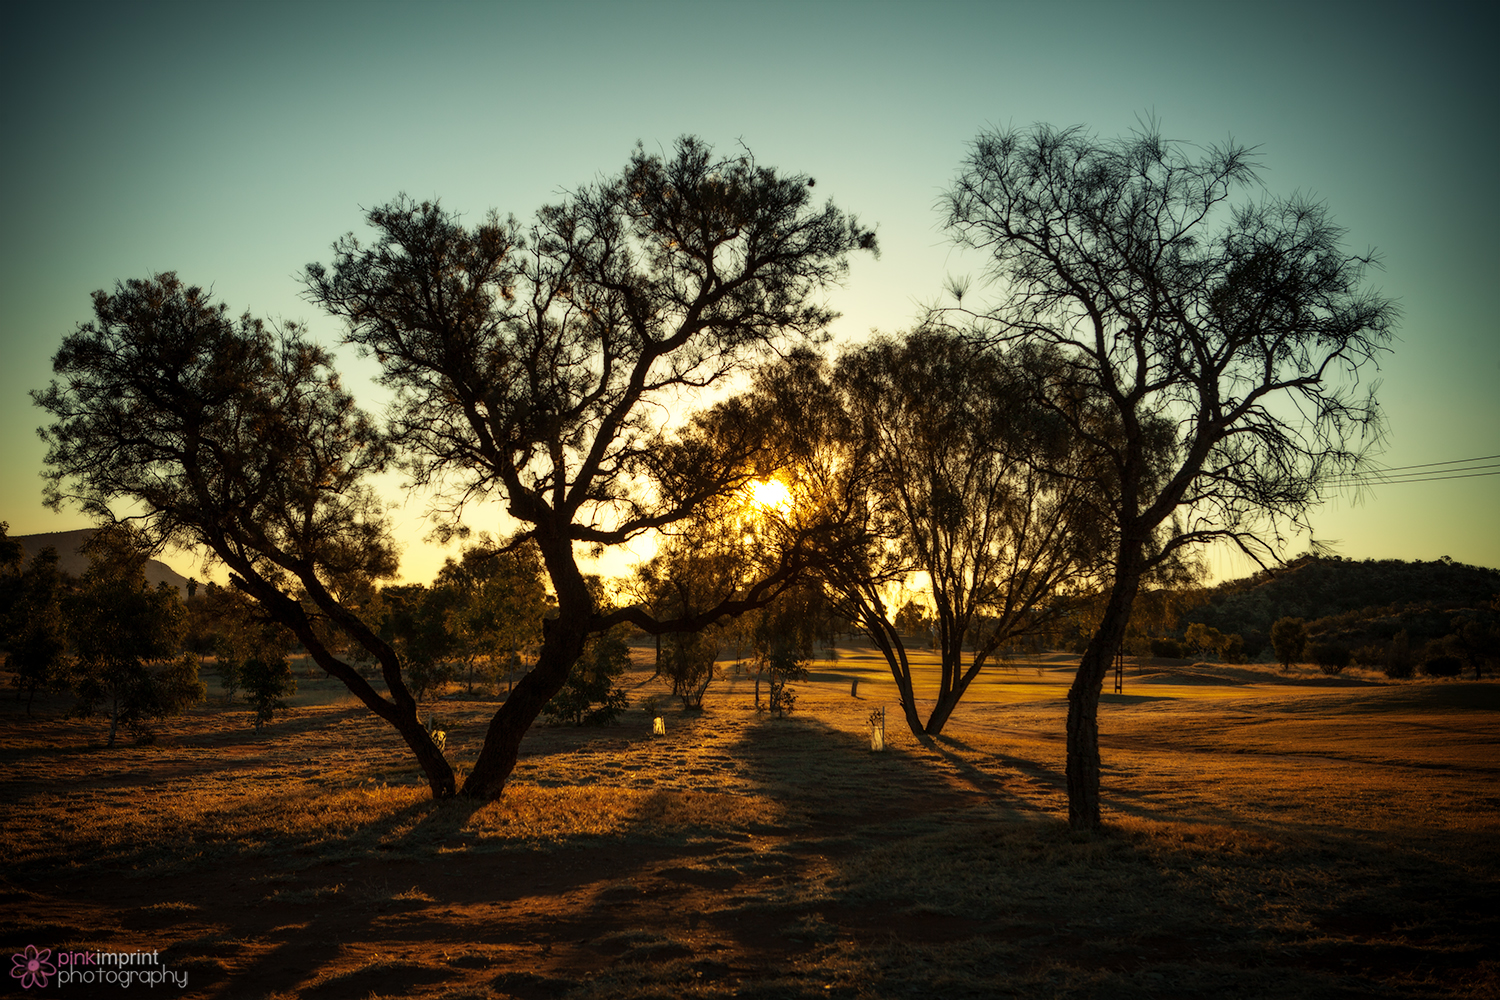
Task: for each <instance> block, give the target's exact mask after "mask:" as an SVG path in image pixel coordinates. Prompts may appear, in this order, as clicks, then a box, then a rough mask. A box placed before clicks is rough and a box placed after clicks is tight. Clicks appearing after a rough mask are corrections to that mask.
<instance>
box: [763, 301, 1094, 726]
mask: <svg viewBox="0 0 1500 1000" xmlns="http://www.w3.org/2000/svg"><path fill="white" fill-rule="evenodd" d="M1046 363H1047V362H1046V359H1045V358H1043V357H1042V356H1040V355H1038V354H1035V353H1032V352H1028V351H1024V350H1023V351H1016V352H1014V354H1013V355H1012V356H1006V355H1004V354H1002V353H1001V352H999V351H996V350H993V349H987V348H985V347H983V346H982V345H978V344H975V343H973V342H970V341H968V340H966V339H964V338H962V337H958V336H954V335H952V334H948V333H943V332H939V331H928V330H923V331H918V332H916V333H913V334H910V335H908V336H907V337H905V338H902V339H896V338H877V339H875V340H874V341H872V342H870V343H869V344H866V345H863V346H859V347H856V348H852V349H850V350H847V351H846V352H844V354H843V355H842V356H841V357H840V358H839V360H838V363H837V365H836V366H832V367H830V366H827V365H825V364H824V363H823V362H822V361H821V360H820V359H818V358H815V357H813V356H811V355H799V356H794V357H792V358H790V359H788V361H787V362H786V363H785V364H783V365H781V366H779V367H778V368H775V369H772V370H770V371H767V372H765V373H763V374H762V376H761V378H760V379H759V380H758V383H757V388H756V390H755V391H756V393H757V394H758V395H759V396H760V397H761V398H762V400H763V402H762V404H761V405H763V406H765V407H766V408H767V409H768V410H770V411H771V412H772V413H774V414H775V415H776V427H775V430H774V431H773V433H774V435H775V440H777V441H778V450H779V451H780V453H781V454H782V455H783V456H784V463H785V468H784V470H783V471H782V472H780V473H779V475H782V476H784V477H785V478H786V479H787V480H788V482H789V483H791V484H792V485H791V487H790V490H791V493H792V495H793V498H794V500H793V503H792V504H791V510H790V511H789V512H788V514H787V519H788V520H790V521H793V522H799V523H801V524H803V525H805V526H806V528H807V529H808V533H809V536H810V537H814V538H817V539H818V541H819V544H820V549H819V551H818V559H817V568H816V573H817V575H818V577H819V579H820V580H821V582H822V583H823V586H824V589H825V591H826V593H827V594H828V597H829V600H830V601H831V602H832V604H833V606H834V608H835V609H836V610H837V612H838V613H839V614H840V615H842V616H843V617H845V618H847V619H848V620H850V621H851V622H854V623H856V624H857V625H858V627H859V628H860V629H861V630H863V631H864V632H865V633H866V634H867V635H869V636H870V637H871V639H872V641H873V642H874V643H875V644H876V646H877V647H878V648H880V650H881V651H882V653H883V654H884V656H885V657H886V660H887V663H888V664H889V666H890V668H891V673H892V676H893V677H894V678H895V681H896V685H897V689H898V691H899V692H900V696H901V703H902V708H903V711H904V713H905V716H906V721H907V724H908V726H909V727H910V728H911V730H912V732H913V733H914V734H915V735H917V736H918V737H926V736H932V735H936V734H938V733H940V732H941V731H942V729H943V726H944V725H945V724H946V723H947V721H948V719H949V717H950V716H951V714H952V712H953V710H954V708H955V707H956V706H957V705H958V703H959V701H960V700H961V699H962V698H963V695H964V693H965V692H966V691H967V690H968V688H969V686H970V685H971V684H972V683H973V681H974V679H975V678H976V677H978V676H979V674H980V672H981V671H982V670H983V669H984V667H985V665H986V664H987V663H991V662H993V657H995V656H996V653H997V651H998V650H1000V649H1001V648H1002V647H1004V646H1005V645H1007V644H1009V643H1011V642H1013V641H1014V640H1016V639H1017V638H1019V637H1021V636H1025V635H1028V634H1036V633H1038V632H1041V631H1045V630H1047V629H1048V628H1049V627H1051V626H1052V625H1054V624H1055V623H1056V622H1057V621H1058V620H1060V619H1061V618H1062V616H1064V615H1065V614H1066V613H1067V611H1068V609H1069V606H1070V603H1069V596H1070V594H1069V592H1070V590H1076V589H1078V588H1079V587H1080V586H1081V585H1082V584H1083V583H1084V582H1086V581H1087V580H1088V579H1089V578H1090V576H1091V574H1092V573H1093V572H1094V571H1095V570H1096V564H1097V556H1098V551H1099V535H1098V534H1097V533H1096V532H1094V531H1093V530H1091V524H1092V521H1091V520H1090V519H1089V518H1088V517H1087V515H1088V514H1089V513H1090V512H1091V510H1092V508H1091V507H1089V506H1088V505H1087V503H1086V502H1085V501H1086V500H1087V499H1088V498H1087V496H1086V495H1084V494H1082V493H1080V491H1079V489H1078V485H1077V484H1078V483H1079V482H1080V479H1079V477H1078V476H1077V475H1073V476H1071V477H1069V476H1064V475H1061V474H1059V470H1063V469H1066V468H1067V467H1068V466H1069V462H1070V459H1069V457H1068V454H1067V453H1068V451H1069V448H1070V445H1069V442H1068V441H1067V440H1065V439H1064V438H1062V437H1061V436H1060V435H1059V434H1058V433H1057V432H1058V431H1060V430H1062V429H1063V425H1062V424H1061V423H1060V422H1059V421H1057V420H1049V419H1044V418H1046V417H1047V416H1048V415H1047V414H1043V413H1039V412H1038V411H1037V410H1036V408H1035V407H1033V406H1032V405H1031V403H1030V399H1031V393H1030V391H1029V389H1028V388H1027V386H1028V385H1029V384H1030V382H1031V381H1033V380H1034V379H1035V378H1037V377H1038V374H1039V371H1040V370H1041V369H1042V368H1045V366H1046ZM1048 467H1050V468H1048ZM917 574H921V575H922V578H923V579H924V581H925V586H926V587H927V588H929V589H930V591H931V594H932V598H933V604H934V610H933V621H934V624H935V627H936V645H937V649H938V652H939V656H940V664H941V670H940V675H939V681H938V690H937V692H936V693H935V698H934V704H933V708H932V711H931V712H930V713H929V714H928V716H927V718H926V719H925V720H924V719H922V718H921V716H920V715H919V714H918V711H917V705H916V696H917V692H916V689H915V687H914V682H913V678H912V672H911V666H910V663H909V661H908V658H907V654H906V649H905V642H904V638H903V635H902V633H903V631H905V629H904V628H903V627H902V625H903V623H902V621H901V620H898V619H900V615H899V613H898V612H896V611H895V609H894V608H893V607H891V604H890V596H891V595H892V594H893V593H899V592H900V587H901V585H903V584H909V583H911V582H913V580H914V578H915V577H916V575H917Z"/></svg>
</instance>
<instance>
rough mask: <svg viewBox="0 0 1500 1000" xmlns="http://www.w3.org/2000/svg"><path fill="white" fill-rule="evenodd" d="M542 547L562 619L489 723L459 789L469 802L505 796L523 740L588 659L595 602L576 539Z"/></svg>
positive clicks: (553, 540)
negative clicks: (575, 549) (585, 649)
mask: <svg viewBox="0 0 1500 1000" xmlns="http://www.w3.org/2000/svg"><path fill="white" fill-rule="evenodd" d="M537 545H538V547H539V548H540V549H541V551H542V560H543V562H544V563H545V564H546V566H547V572H548V575H549V576H551V578H552V586H553V588H554V590H556V592H557V610H558V616H557V617H556V618H549V619H547V620H546V621H544V622H542V649H541V652H540V653H539V654H538V655H537V658H536V666H534V667H532V668H531V669H530V670H529V671H527V672H526V674H525V675H523V676H522V677H521V679H520V680H519V681H517V682H516V685H515V687H514V688H512V689H511V692H510V696H509V697H507V698H506V699H505V704H503V705H501V706H500V710H499V711H498V712H496V713H495V715H494V718H492V719H491V720H490V727H489V730H488V731H487V732H486V733H485V736H484V746H482V747H480V749H479V758H478V759H477V760H475V761H474V769H473V770H472V771H470V772H469V776H468V777H467V778H465V779H464V785H463V788H462V789H460V791H459V794H460V795H462V796H463V797H465V798H469V799H481V800H483V801H486V802H489V801H493V800H495V799H498V798H499V797H500V796H501V795H502V794H503V793H504V792H505V783H506V782H507V781H508V780H510V774H511V772H512V771H514V770H515V769H516V759H517V758H518V757H519V756H520V754H521V740H522V738H523V737H525V735H526V731H527V730H528V729H530V728H531V724H532V723H533V722H535V721H536V718H537V716H539V715H541V714H542V709H543V707H545V706H546V704H547V702H549V701H551V700H552V696H553V695H555V694H557V692H559V691H561V690H562V687H563V685H564V684H566V683H567V682H568V674H569V673H571V672H572V670H573V665H574V664H575V663H577V662H578V658H579V657H580V656H582V655H583V644H584V640H585V639H587V638H588V634H589V625H590V622H591V620H592V619H593V617H594V599H593V597H592V596H590V595H589V591H588V586H587V584H585V583H584V579H583V574H582V573H580V572H579V571H578V564H577V563H576V562H575V561H574V560H573V543H572V541H571V540H570V539H568V538H567V537H566V534H562V535H561V537H547V538H541V537H539V538H538V539H537Z"/></svg>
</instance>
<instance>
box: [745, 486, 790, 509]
mask: <svg viewBox="0 0 1500 1000" xmlns="http://www.w3.org/2000/svg"><path fill="white" fill-rule="evenodd" d="M750 502H751V503H752V504H754V505H755V506H756V507H759V508H760V509H761V510H776V511H780V512H781V513H783V514H785V513H786V512H787V511H789V510H791V509H792V492H791V490H789V489H787V488H786V484H785V483H783V482H782V481H781V480H779V479H757V480H756V481H755V482H753V483H751V484H750Z"/></svg>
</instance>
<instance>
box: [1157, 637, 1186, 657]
mask: <svg viewBox="0 0 1500 1000" xmlns="http://www.w3.org/2000/svg"><path fill="white" fill-rule="evenodd" d="M1151 655H1152V656H1164V657H1170V658H1171V659H1174V660H1180V659H1182V643H1180V642H1178V641H1177V640H1176V639H1152V640H1151Z"/></svg>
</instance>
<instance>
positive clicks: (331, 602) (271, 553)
mask: <svg viewBox="0 0 1500 1000" xmlns="http://www.w3.org/2000/svg"><path fill="white" fill-rule="evenodd" d="M53 369H54V371H55V372H56V373H57V375H58V378H57V379H56V380H54V381H53V382H52V384H51V385H50V386H49V387H48V388H47V389H45V390H42V391H40V392H37V393H35V394H34V396H35V399H36V401H37V404H38V405H39V406H41V407H42V408H44V409H45V410H47V411H48V412H49V413H51V414H52V416H53V417H54V423H53V424H52V425H51V426H50V427H49V428H47V430H46V431H45V436H46V438H47V440H48V443H49V444H50V448H49V450H48V454H47V464H48V477H49V485H48V489H47V499H48V502H49V503H50V504H51V505H53V506H54V507H59V506H61V505H62V504H64V503H76V504H78V505H79V506H81V507H82V508H83V510H84V511H85V512H86V513H88V514H90V515H93V516H94V517H96V518H97V519H99V520H101V521H106V522H107V521H110V520H112V519H113V517H114V507H116V506H122V505H128V506H129V507H130V508H133V512H134V519H135V521H136V522H137V523H138V524H139V525H140V526H141V529H142V533H143V535H144V538H145V541H146V543H147V544H148V546H150V547H156V546H161V545H165V544H168V543H179V544H185V545H198V546H202V547H204V548H205V549H207V550H208V551H210V552H212V553H213V555H214V556H215V557H216V558H217V559H219V560H220V561H222V562H223V564H224V565H225V566H226V567H227V568H228V570H229V572H230V574H231V579H232V581H233V583H234V585H235V587H236V588H238V589H239V590H241V591H243V592H244V593H246V594H247V595H249V596H250V597H252V598H254V599H255V600H256V601H257V602H258V603H259V605H260V607H261V608H262V609H263V611H264V612H265V613H266V615H267V616H268V617H270V618H271V619H273V620H274V621H276V622H278V623H280V624H281V625H283V626H285V627H287V628H289V629H291V631H292V632H293V634H294V635H295V636H296V637H297V640H298V641H299V642H301V643H302V645H303V646H304V647H305V648H306V649H307V651H308V652H309V653H310V654H311V655H312V657H313V659H314V660H315V661H316V662H317V664H318V665H319V666H321V667H322V668H323V669H324V670H326V671H327V672H328V673H329V674H331V675H333V676H334V677H337V678H338V679H339V680H341V681H342V682H343V683H344V684H345V685H347V686H348V688H349V690H350V691H351V692H353V693H354V694H355V695H356V696H357V697H358V698H359V699H360V700H361V701H362V702H363V703H364V704H365V705H366V707H368V708H369V709H370V710H371V711H372V712H374V713H376V714H377V715H379V716H380V717H381V718H383V719H385V720H386V721H387V722H388V723H390V724H391V725H392V726H393V727H394V728H395V729H396V730H397V731H398V732H399V733H400V734H401V736H402V738H403V739H404V740H405V741H406V743H407V745H408V746H409V747H410V748H411V750H412V752H413V754H414V755H415V756H416V758H417V760H418V763H419V764H420V766H421V767H422V770H423V773H424V774H425V775H426V776H427V780H428V783H429V785H430V786H431V787H432V790H433V794H434V795H437V796H442V795H451V794H453V791H454V786H455V782H454V777H453V770H452V768H451V766H450V765H449V764H448V762H447V760H446V759H444V757H443V755H442V753H441V751H440V750H439V749H438V748H437V747H436V746H435V745H434V744H433V743H432V740H431V738H430V737H429V736H428V733H427V729H426V728H425V727H424V726H423V725H422V723H421V721H420V720H419V718H418V716H417V704H416V699H415V698H414V697H413V696H412V693H411V691H410V690H409V689H408V687H407V685H406V683H405V680H404V679H403V676H402V665H401V662H400V659H399V657H398V656H397V655H396V652H395V650H393V649H392V648H391V647H390V645H389V644H388V643H386V642H385V641H384V640H382V639H381V638H380V636H379V635H378V634H377V631H376V626H375V624H374V621H373V619H372V618H371V616H370V615H369V614H368V605H369V603H370V601H371V599H372V598H373V596H374V594H375V589H374V581H376V580H379V579H381V578H384V577H389V576H391V575H393V574H394V572H395V568H396V557H395V549H394V546H393V544H392V543H391V541H390V539H389V536H388V534H387V530H386V523H385V521H384V519H383V517H382V512H381V504H380V502H379V500H378V498H377V497H376V496H375V495H374V493H373V492H372V490H371V489H370V487H369V486H368V483H367V477H368V476H369V475H370V474H371V473H373V472H377V471H379V470H381V469H383V468H384V467H385V465H386V463H387V461H388V459H389V450H388V449H387V447H386V445H385V443H384V441H383V440H382V438H381V436H380V435H379V434H378V433H377V431H376V429H375V428H374V426H373V425H372V424H371V422H370V421H369V420H368V418H366V417H365V416H364V415H363V414H362V413H361V412H360V411H359V410H358V409H357V408H356V407H355V406H354V401H353V399H352V397H351V396H350V395H349V394H348V393H347V392H345V391H344V390H343V389H342V387H341V386H340V384H339V381H338V378H337V376H336V375H335V374H334V372H333V370H332V366H331V361H330V358H329V356H328V355H327V354H326V353H325V352H324V351H323V350H322V349H320V348H318V347H317V346H316V345H313V344H311V343H309V342H308V341H307V340H306V339H305V337H304V336H303V335H302V334H301V331H300V330H298V329H297V328H295V327H288V328H287V329H284V330H282V331H280V332H279V333H277V332H274V331H272V330H270V329H269V328H267V327H266V326H265V325H264V324H263V323H261V322H259V321H258V320H255V319H253V318H251V317H250V316H248V315H246V316H243V317H241V318H240V319H239V320H234V319H232V318H230V316H229V315H228V311H227V309H226V308H225V307H224V306H223V305H219V304H215V303H213V302H212V301H211V300H210V299H209V297H208V295H207V294H206V293H205V292H203V291H202V290H201V289H199V288H194V287H189V286H185V285H184V284H183V283H182V282H181V281H179V280H178V279H177V277H176V276H175V275H172V274H162V275H157V276H156V277H155V278H151V279H148V280H132V281H127V282H124V283H123V284H120V285H118V286H116V288H115V291H114V292H113V293H106V292H102V291H101V292H96V293H95V294H94V319H93V320H92V321H91V322H88V323H85V324H83V325H82V326H80V327H79V328H78V330H77V331H75V332H74V333H72V334H70V335H69V336H68V337H67V338H66V339H64V341H63V345H62V348H61V349H60V350H59V351H58V352H57V355H56V356H55V357H54V359H53ZM353 653H359V654H361V655H363V656H368V657H370V658H371V659H373V660H375V662H376V663H377V664H378V665H379V669H380V674H381V679H382V680H383V681H384V684H385V688H386V690H385V691H384V692H382V691H379V690H378V689H377V688H376V687H375V685H372V684H371V683H370V682H369V681H367V680H366V679H365V678H364V676H363V675H362V674H361V673H360V671H359V670H358V669H357V668H356V666H355V665H354V663H352V662H351V658H352V654H353Z"/></svg>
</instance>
